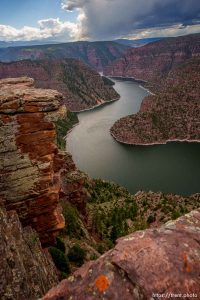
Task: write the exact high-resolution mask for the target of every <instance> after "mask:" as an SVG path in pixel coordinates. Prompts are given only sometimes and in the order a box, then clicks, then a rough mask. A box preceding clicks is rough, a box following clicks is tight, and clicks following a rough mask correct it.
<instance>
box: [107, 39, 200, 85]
mask: <svg viewBox="0 0 200 300" xmlns="http://www.w3.org/2000/svg"><path fill="white" fill-rule="evenodd" d="M198 57H200V34H199V33H198V34H191V35H187V36H180V37H174V38H167V39H163V40H161V41H157V42H154V43H150V44H148V45H145V46H143V47H139V48H131V49H128V50H127V52H126V53H125V54H124V55H123V56H122V57H121V58H119V59H117V60H115V61H114V62H113V63H112V64H110V65H109V66H107V67H105V69H104V74H105V75H108V76H119V77H132V78H135V79H140V80H145V81H157V80H158V78H159V79H160V78H163V77H164V76H166V75H167V74H168V73H169V72H170V70H171V69H172V68H173V67H175V66H177V65H180V64H182V63H184V62H185V61H187V60H189V59H192V58H198Z"/></svg>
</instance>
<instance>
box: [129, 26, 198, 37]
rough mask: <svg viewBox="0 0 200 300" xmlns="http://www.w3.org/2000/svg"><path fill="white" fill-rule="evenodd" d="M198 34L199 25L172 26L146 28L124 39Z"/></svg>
mask: <svg viewBox="0 0 200 300" xmlns="http://www.w3.org/2000/svg"><path fill="white" fill-rule="evenodd" d="M198 32H200V24H197V25H187V26H182V24H179V25H174V26H171V27H167V28H148V29H146V30H142V31H140V30H139V31H138V30H137V31H136V32H134V33H130V34H128V35H126V36H125V37H124V38H128V39H134V40H136V39H144V38H151V37H173V36H181V35H186V34H194V33H198Z"/></svg>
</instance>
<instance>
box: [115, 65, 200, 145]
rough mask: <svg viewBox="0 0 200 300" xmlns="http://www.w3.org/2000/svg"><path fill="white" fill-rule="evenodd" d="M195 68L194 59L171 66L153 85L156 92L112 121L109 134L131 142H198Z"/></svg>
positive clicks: (198, 77)
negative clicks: (130, 111) (125, 114)
mask: <svg viewBox="0 0 200 300" xmlns="http://www.w3.org/2000/svg"><path fill="white" fill-rule="evenodd" d="M199 69H200V60H197V59H195V60H191V61H189V62H187V63H185V64H183V65H180V66H177V67H175V68H173V69H172V70H171V71H170V72H169V74H168V76H167V77H166V78H165V79H163V80H160V81H159V85H157V86H156V87H155V88H154V90H155V92H156V95H154V96H152V95H151V96H148V97H146V98H145V99H144V100H143V102H142V105H141V109H140V111H139V112H138V113H137V114H134V115H130V116H127V117H124V118H122V119H120V120H118V121H117V122H115V124H114V125H113V126H112V128H111V134H112V136H113V137H114V138H116V139H117V140H118V141H119V142H122V143H128V144H134V145H151V144H166V143H167V142H171V141H183V142H184V141H186V142H187V141H188V142H199V141H200V124H199V116H200V104H199V95H200V87H199V80H200V73H199Z"/></svg>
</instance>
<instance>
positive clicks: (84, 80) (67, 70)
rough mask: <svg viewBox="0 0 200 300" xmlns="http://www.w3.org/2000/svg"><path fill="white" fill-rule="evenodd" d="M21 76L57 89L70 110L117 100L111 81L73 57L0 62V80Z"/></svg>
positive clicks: (88, 107) (40, 84)
mask: <svg viewBox="0 0 200 300" xmlns="http://www.w3.org/2000/svg"><path fill="white" fill-rule="evenodd" d="M21 76H28V77H31V78H33V79H34V80H35V86H36V87H39V88H49V89H56V90H58V91H59V92H60V93H62V94H63V103H64V104H65V105H66V106H67V107H68V109H69V110H71V111H82V110H86V109H90V108H93V107H95V106H99V105H101V104H104V103H106V102H108V101H111V100H117V99H119V95H118V94H117V92H116V91H115V90H114V88H113V86H112V82H111V81H109V80H108V79H105V78H104V77H101V76H100V75H99V74H98V73H97V72H96V71H95V70H92V69H91V68H89V67H88V66H87V65H86V64H84V63H83V62H82V61H80V60H76V59H65V60H37V61H31V60H22V61H18V62H11V63H0V79H1V78H9V77H21Z"/></svg>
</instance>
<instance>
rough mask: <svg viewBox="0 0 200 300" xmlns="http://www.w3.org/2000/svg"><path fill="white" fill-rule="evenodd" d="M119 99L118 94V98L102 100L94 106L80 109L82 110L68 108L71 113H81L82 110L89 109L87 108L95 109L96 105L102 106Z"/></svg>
mask: <svg viewBox="0 0 200 300" xmlns="http://www.w3.org/2000/svg"><path fill="white" fill-rule="evenodd" d="M119 99H120V96H119V98H115V99H112V100H108V101H104V102H102V103H99V104H97V105H94V106H92V107H90V108H85V109H82V110H70V111H71V112H73V113H77V114H78V113H82V112H84V111H89V110H92V109H95V108H97V107H100V106H103V105H105V104H107V103H111V102H114V101H117V100H119Z"/></svg>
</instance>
